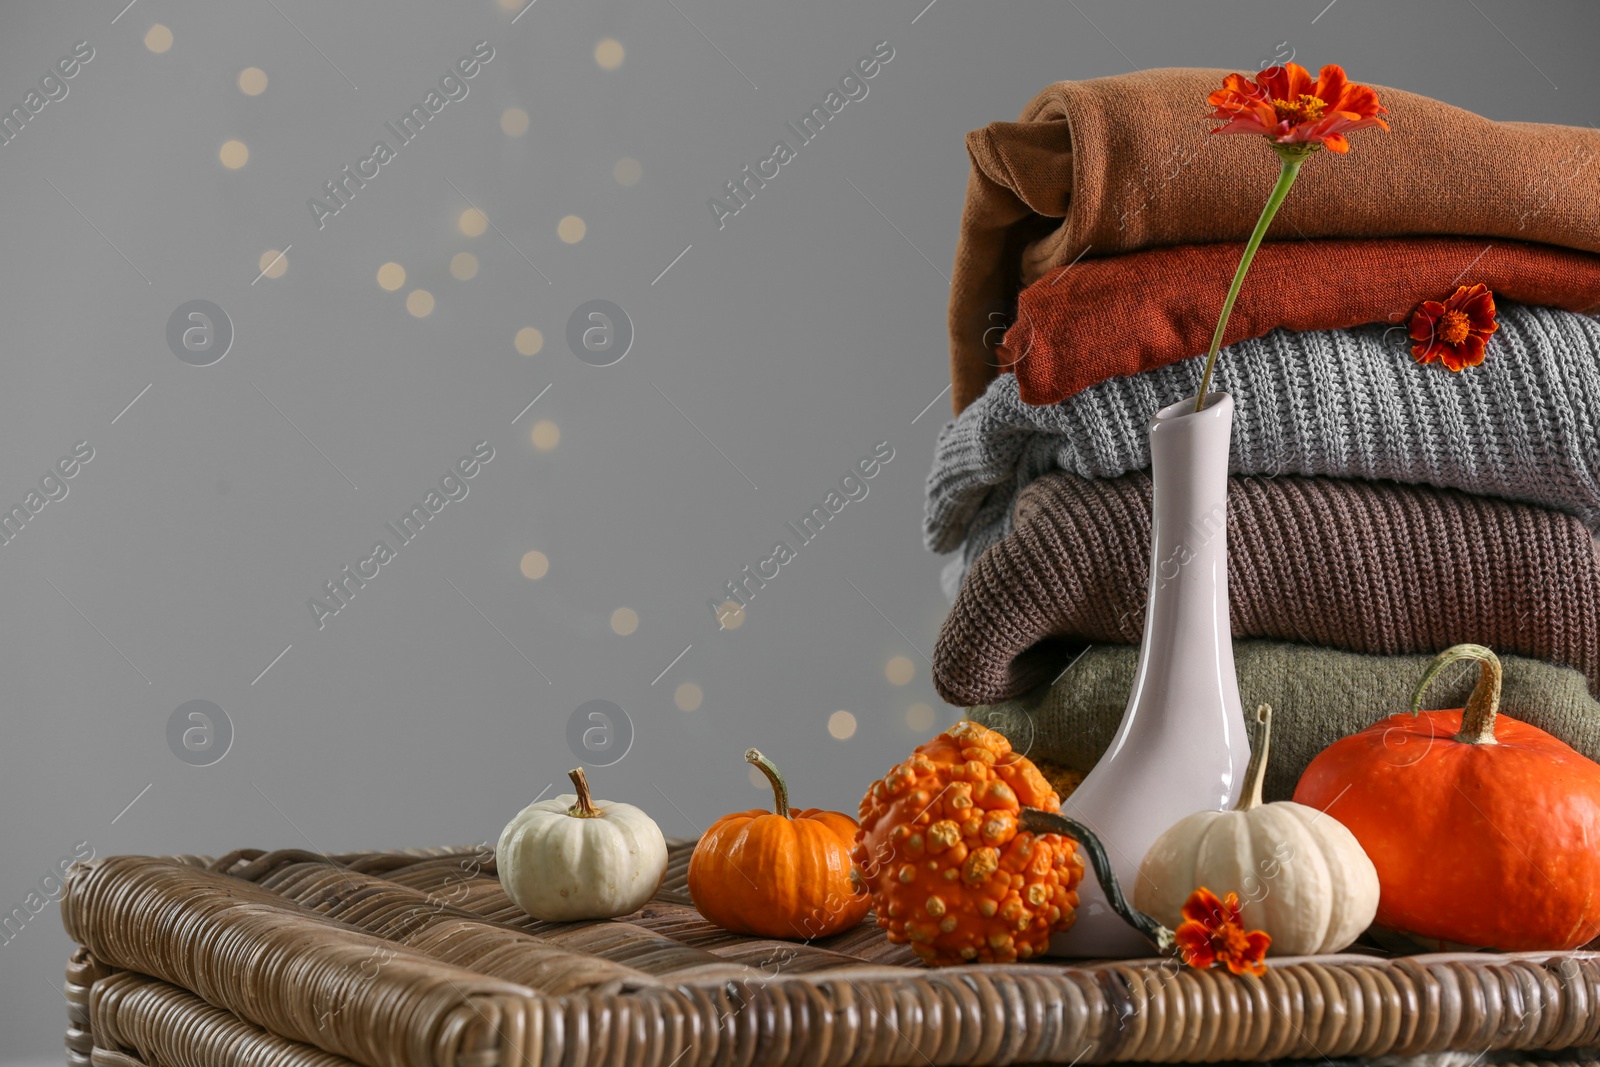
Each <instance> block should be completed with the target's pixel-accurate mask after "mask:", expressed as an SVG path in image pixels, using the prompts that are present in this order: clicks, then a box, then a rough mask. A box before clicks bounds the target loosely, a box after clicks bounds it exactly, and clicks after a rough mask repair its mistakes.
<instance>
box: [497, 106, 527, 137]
mask: <svg viewBox="0 0 1600 1067" xmlns="http://www.w3.org/2000/svg"><path fill="white" fill-rule="evenodd" d="M500 129H501V131H502V132H503V133H504V134H505V135H506V136H507V137H521V136H522V135H523V134H525V133H527V132H528V113H527V112H526V111H524V110H522V109H521V108H520V107H508V108H506V109H505V110H504V111H502V112H500Z"/></svg>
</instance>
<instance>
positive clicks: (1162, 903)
mask: <svg viewBox="0 0 1600 1067" xmlns="http://www.w3.org/2000/svg"><path fill="white" fill-rule="evenodd" d="M1256 721H1257V722H1258V723H1260V727H1261V728H1260V731H1259V734H1258V737H1257V742H1256V749H1255V751H1254V752H1252V753H1251V755H1250V766H1249V768H1248V769H1247V770H1246V771H1245V789H1244V791H1243V792H1242V793H1241V794H1240V797H1239V801H1238V803H1236V804H1235V805H1234V806H1233V810H1231V811H1201V812H1196V813H1195V814H1193V815H1190V816H1187V817H1185V818H1183V819H1180V820H1179V821H1178V822H1177V823H1176V824H1175V825H1173V826H1172V828H1171V829H1169V830H1167V832H1166V833H1164V834H1162V835H1161V836H1160V837H1159V838H1157V839H1156V843H1155V844H1154V845H1152V846H1151V848H1150V851H1149V852H1148V853H1147V854H1146V855H1145V858H1144V862H1143V863H1142V864H1140V867H1139V880H1138V885H1137V886H1136V887H1135V889H1134V902H1135V905H1136V906H1137V907H1138V908H1139V910H1140V911H1144V912H1148V913H1149V914H1150V915H1151V916H1153V917H1154V918H1156V919H1158V920H1160V921H1161V922H1163V923H1165V924H1167V925H1168V926H1170V927H1173V928H1174V929H1176V928H1177V926H1178V924H1179V923H1180V922H1182V921H1183V903H1184V901H1185V900H1186V899H1188V897H1189V894H1190V893H1192V892H1193V891H1194V890H1195V889H1197V888H1198V887H1200V886H1205V887H1206V888H1208V889H1210V890H1211V891H1212V892H1213V893H1215V894H1217V896H1219V897H1221V896H1224V895H1225V894H1227V893H1230V892H1231V893H1237V894H1238V895H1239V902H1240V904H1241V909H1240V910H1241V913H1242V914H1241V916H1240V917H1241V918H1242V920H1243V921H1244V926H1245V928H1246V929H1255V930H1265V931H1266V932H1267V933H1268V934H1270V935H1272V948H1271V949H1270V951H1271V953H1272V954H1273V955H1275V956H1309V955H1317V954H1320V953H1325V952H1337V951H1339V950H1340V949H1342V948H1345V947H1347V946H1349V945H1350V944H1351V943H1352V942H1353V941H1355V939H1356V938H1357V937H1359V936H1361V932H1362V931H1363V930H1365V929H1366V928H1367V927H1368V926H1370V925H1371V924H1372V920H1373V917H1374V916H1375V915H1376V914H1377V911H1378V871H1377V868H1375V867H1374V866H1373V864H1372V860H1371V859H1369V858H1368V857H1367V854H1366V852H1365V851H1363V850H1362V848H1361V844H1360V842H1358V841H1357V840H1356V837H1355V835H1354V834H1352V833H1351V832H1350V831H1349V830H1348V829H1346V828H1345V826H1344V824H1343V823H1341V822H1339V820H1338V819H1335V818H1334V817H1333V816H1331V815H1327V814H1325V813H1324V812H1321V811H1318V810H1317V809H1316V808H1311V807H1307V806H1306V805H1304V804H1296V803H1294V802H1293V801H1289V800H1284V801H1278V802H1276V803H1272V804H1263V803H1262V802H1261V779H1262V778H1263V777H1264V776H1265V774H1266V769H1267V749H1268V745H1269V742H1270V738H1271V734H1272V709H1271V708H1269V707H1268V706H1267V705H1265V704H1263V705H1261V707H1260V708H1258V709H1257V710H1256Z"/></svg>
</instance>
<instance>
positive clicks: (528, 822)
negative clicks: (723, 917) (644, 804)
mask: <svg viewBox="0 0 1600 1067" xmlns="http://www.w3.org/2000/svg"><path fill="white" fill-rule="evenodd" d="M569 776H570V777H571V778H572V784H573V786H574V787H575V788H576V789H577V790H578V791H577V793H575V794H574V793H566V794H564V795H562V796H558V797H553V798H552V799H550V800H540V801H536V802H534V803H532V804H529V805H528V806H527V807H525V808H523V809H522V811H521V812H520V813H518V815H517V817H516V818H514V819H512V820H511V821H510V822H509V823H507V824H506V828H505V830H504V831H503V832H502V833H501V834H500V843H499V844H497V845H496V846H495V850H494V856H495V864H496V866H497V867H498V868H499V870H500V885H501V887H502V888H504V889H505V891H506V896H508V897H510V898H511V899H512V901H513V902H515V903H516V905H517V907H519V908H521V909H522V910H523V911H525V912H527V913H528V914H529V915H531V916H533V917H534V918H535V919H541V920H544V921H547V922H573V921H576V920H578V919H610V918H614V917H615V916H618V915H628V914H631V913H632V912H635V911H638V910H639V909H640V908H641V907H643V906H644V904H645V902H646V901H648V900H649V899H650V898H651V897H652V896H654V895H655V892H656V890H657V889H659V888H660V887H661V880H662V878H664V877H665V876H666V873H667V841H666V838H664V837H662V836H661V828H660V827H659V826H657V825H656V824H655V822H654V820H652V819H651V818H650V816H648V815H646V814H645V813H644V812H643V811H641V810H640V809H638V808H636V807H634V806H633V805H632V804H614V803H612V802H611V801H609V800H593V799H591V798H590V796H589V783H588V781H587V779H585V777H584V774H583V769H582V768H579V769H577V770H574V771H571V772H570V773H569Z"/></svg>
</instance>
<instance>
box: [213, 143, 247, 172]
mask: <svg viewBox="0 0 1600 1067" xmlns="http://www.w3.org/2000/svg"><path fill="white" fill-rule="evenodd" d="M217 158H218V159H220V160H222V165H223V166H224V167H227V168H228V169H229V170H238V169H239V168H240V167H242V166H244V165H245V164H246V163H248V162H250V147H249V146H248V145H246V144H245V143H244V142H243V141H223V142H222V148H221V149H220V150H219V151H218V152H217Z"/></svg>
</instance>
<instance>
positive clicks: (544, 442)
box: [529, 419, 561, 452]
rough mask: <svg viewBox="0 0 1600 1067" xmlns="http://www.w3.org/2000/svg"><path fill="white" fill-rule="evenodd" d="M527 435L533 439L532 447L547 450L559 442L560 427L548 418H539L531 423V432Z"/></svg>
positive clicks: (542, 450) (541, 450)
mask: <svg viewBox="0 0 1600 1067" xmlns="http://www.w3.org/2000/svg"><path fill="white" fill-rule="evenodd" d="M529 436H530V437H531V438H532V439H533V447H534V448H537V449H538V450H539V451H540V452H548V451H550V450H551V449H552V448H554V447H556V445H558V444H560V443H561V427H559V426H557V425H556V424H555V423H553V422H551V421H550V420H549V419H540V420H539V421H538V422H536V423H534V424H533V432H532V433H531V434H530V435H529Z"/></svg>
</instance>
